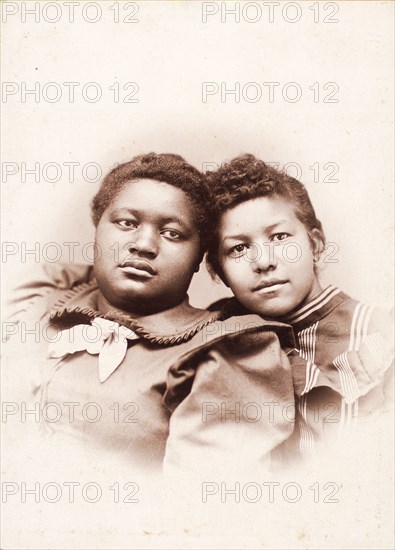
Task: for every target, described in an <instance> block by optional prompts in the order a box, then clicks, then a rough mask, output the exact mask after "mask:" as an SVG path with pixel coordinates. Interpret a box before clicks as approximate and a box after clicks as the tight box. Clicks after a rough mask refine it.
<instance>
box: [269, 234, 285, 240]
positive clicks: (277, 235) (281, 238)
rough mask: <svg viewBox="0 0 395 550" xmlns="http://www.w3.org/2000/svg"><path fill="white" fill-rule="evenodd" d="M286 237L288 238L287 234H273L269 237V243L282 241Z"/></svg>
mask: <svg viewBox="0 0 395 550" xmlns="http://www.w3.org/2000/svg"><path fill="white" fill-rule="evenodd" d="M288 237H290V234H289V233H275V234H274V235H272V236H271V238H270V240H271V241H284V240H285V239H287V238H288Z"/></svg>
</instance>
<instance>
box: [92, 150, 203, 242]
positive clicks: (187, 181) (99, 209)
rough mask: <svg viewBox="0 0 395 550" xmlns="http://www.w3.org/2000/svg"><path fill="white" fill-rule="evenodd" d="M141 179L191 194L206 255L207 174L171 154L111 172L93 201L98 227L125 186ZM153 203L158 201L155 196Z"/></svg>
mask: <svg viewBox="0 0 395 550" xmlns="http://www.w3.org/2000/svg"><path fill="white" fill-rule="evenodd" d="M141 179H151V180H155V181H161V182H164V183H168V184H170V185H173V186H174V187H178V188H179V189H181V191H183V192H184V193H185V194H186V195H187V197H188V199H189V202H190V204H191V206H192V208H193V210H194V213H195V221H196V225H197V227H198V231H199V236H200V246H201V251H202V252H204V251H205V250H206V248H207V232H206V228H207V223H206V211H207V201H208V195H207V185H206V182H205V178H204V176H203V174H201V173H200V172H199V171H198V170H197V169H196V168H194V167H193V166H191V165H190V164H188V163H187V162H186V161H185V159H183V158H182V157H181V156H179V155H173V154H170V153H164V154H159V155H158V154H156V153H148V154H146V155H138V156H136V157H134V158H132V160H130V161H129V162H125V163H124V164H120V165H119V166H117V167H116V168H114V169H113V170H112V171H111V172H109V173H108V174H107V176H106V177H105V178H104V180H103V182H102V184H101V186H100V189H99V191H98V192H97V194H96V195H95V197H94V198H93V201H92V205H91V211H92V220H93V223H94V225H95V227H96V226H97V224H98V223H99V221H100V218H101V217H102V215H103V213H104V211H105V210H106V209H107V208H108V206H109V205H110V204H111V203H112V201H113V200H114V199H115V197H116V196H117V195H118V194H119V193H120V192H121V190H122V188H123V187H124V185H125V184H126V183H128V182H131V181H133V180H141ZM153 200H155V198H154V197H153Z"/></svg>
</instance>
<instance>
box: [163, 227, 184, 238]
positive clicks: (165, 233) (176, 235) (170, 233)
mask: <svg viewBox="0 0 395 550" xmlns="http://www.w3.org/2000/svg"><path fill="white" fill-rule="evenodd" d="M161 235H163V236H164V237H167V238H168V239H173V240H175V239H181V235H180V233H178V231H174V229H165V230H164V231H162V232H161Z"/></svg>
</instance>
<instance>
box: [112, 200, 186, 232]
mask: <svg viewBox="0 0 395 550" xmlns="http://www.w3.org/2000/svg"><path fill="white" fill-rule="evenodd" d="M125 213H128V214H131V215H132V216H135V217H139V216H141V214H142V212H141V211H139V210H134V209H133V208H128V207H126V206H125V207H122V208H117V209H115V210H113V212H112V214H113V215H115V216H119V215H124V214H125ZM157 221H158V223H159V224H166V223H177V224H178V225H180V226H181V227H183V228H185V229H188V230H189V229H190V227H189V225H188V224H186V223H185V222H183V221H182V220H181V219H180V218H178V217H177V216H158V218H157Z"/></svg>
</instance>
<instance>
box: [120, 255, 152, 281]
mask: <svg viewBox="0 0 395 550" xmlns="http://www.w3.org/2000/svg"><path fill="white" fill-rule="evenodd" d="M119 267H120V268H121V269H122V271H124V272H125V273H128V274H130V275H135V276H137V277H145V278H151V277H153V276H154V275H156V271H155V269H154V268H153V267H152V266H151V264H149V263H148V262H146V261H145V260H137V259H136V260H127V261H125V262H123V263H122V264H120V266H119Z"/></svg>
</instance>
